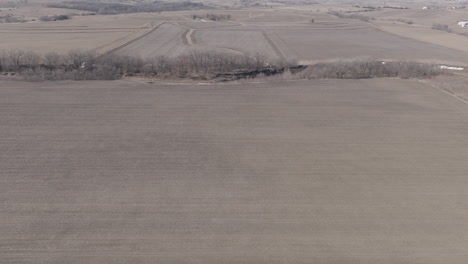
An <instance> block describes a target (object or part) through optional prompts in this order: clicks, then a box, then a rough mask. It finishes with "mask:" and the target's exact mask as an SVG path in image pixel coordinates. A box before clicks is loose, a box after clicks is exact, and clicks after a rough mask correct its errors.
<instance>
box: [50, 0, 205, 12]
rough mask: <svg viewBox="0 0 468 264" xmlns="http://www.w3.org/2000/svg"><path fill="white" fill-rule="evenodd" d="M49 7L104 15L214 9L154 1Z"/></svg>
mask: <svg viewBox="0 0 468 264" xmlns="http://www.w3.org/2000/svg"><path fill="white" fill-rule="evenodd" d="M47 7H50V8H65V9H76V10H82V11H88V12H94V13H96V14H102V15H113V14H127V13H146V12H163V11H184V10H200V9H212V7H211V6H207V5H205V4H203V3H196V2H191V1H184V2H174V3H173V2H162V1H154V2H152V3H135V4H122V3H105V2H96V1H65V2H62V3H53V4H48V5H47Z"/></svg>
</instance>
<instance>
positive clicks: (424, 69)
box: [299, 59, 444, 79]
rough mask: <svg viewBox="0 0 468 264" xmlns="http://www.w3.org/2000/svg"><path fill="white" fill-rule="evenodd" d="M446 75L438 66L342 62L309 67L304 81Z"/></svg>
mask: <svg viewBox="0 0 468 264" xmlns="http://www.w3.org/2000/svg"><path fill="white" fill-rule="evenodd" d="M442 73H444V71H442V70H440V69H439V68H438V67H437V66H436V65H432V64H424V63H418V62H408V61H404V62H402V61H390V62H384V61H377V60H368V59H353V60H340V61H336V62H331V63H320V64H315V65H311V66H308V67H307V69H305V70H304V71H302V72H300V73H299V77H300V78H304V79H365V78H377V77H400V78H404V79H407V78H428V77H431V76H437V75H440V74H442Z"/></svg>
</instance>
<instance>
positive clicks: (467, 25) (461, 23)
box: [458, 20, 468, 27]
mask: <svg viewBox="0 0 468 264" xmlns="http://www.w3.org/2000/svg"><path fill="white" fill-rule="evenodd" d="M458 25H460V26H461V27H468V20H465V21H460V22H458Z"/></svg>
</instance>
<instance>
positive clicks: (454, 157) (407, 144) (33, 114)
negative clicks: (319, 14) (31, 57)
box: [0, 79, 468, 264]
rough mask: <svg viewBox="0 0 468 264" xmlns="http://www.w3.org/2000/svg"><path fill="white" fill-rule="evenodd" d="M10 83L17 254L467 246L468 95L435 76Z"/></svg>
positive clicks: (164, 256)
mask: <svg viewBox="0 0 468 264" xmlns="http://www.w3.org/2000/svg"><path fill="white" fill-rule="evenodd" d="M0 87H1V89H0V109H1V111H0V128H1V129H0V148H1V152H0V167H1V168H2V169H1V171H0V200H1V201H2V202H1V203H0V222H1V225H0V259H1V260H2V262H4V263H21V264H28V263H31V264H32V263H54V264H55V263H57V264H58V263H67V264H81V263H95V264H98V263H99V264H102V263H122V264H123V263H140V264H146V263H148V264H149V263H199V264H202V263H203V264H207V263H213V264H214V263H236V264H237V263H248V264H254V263H255V264H257V263H264V264H266V263H269V264H271V263H294V264H297V263H304V264H306V263H307V264H309V263H321V264H322V263H327V264H332V263H333V264H335V263H347V264H350V263H353V264H354V263H356V264H357V263H376V264H395V263H424V264H440V263H451V264H465V263H466V260H467V258H468V253H467V251H466V249H467V248H468V239H467V238H468V224H467V223H468V212H467V210H466V208H467V207H468V193H467V192H466V190H467V188H468V178H467V177H466V172H467V169H468V165H467V163H466V161H467V160H468V141H467V138H466V131H467V130H468V121H467V120H468V105H466V104H464V103H462V102H461V101H458V100H455V99H454V98H453V97H451V96H448V95H447V94H445V93H443V92H441V91H439V90H437V89H434V88H433V87H431V86H428V85H426V84H423V83H421V82H418V81H410V80H396V79H395V80H393V79H379V80H357V81H353V80H351V81H350V80H343V81H338V80H323V81H298V82H278V83H257V84H253V83H244V84H224V85H223V84H219V85H205V84H200V85H196V84H190V85H182V84H156V85H148V84H146V83H142V82H135V81H113V82H53V83H50V82H43V83H26V82H6V81H2V82H0Z"/></svg>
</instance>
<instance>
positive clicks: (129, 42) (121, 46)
mask: <svg viewBox="0 0 468 264" xmlns="http://www.w3.org/2000/svg"><path fill="white" fill-rule="evenodd" d="M166 23H167V22H162V23H161V24H158V25H157V26H155V27H153V28H152V29H151V30H149V31H148V32H145V33H144V34H142V35H141V36H138V37H136V38H134V39H131V40H129V41H127V42H125V43H123V44H121V45H118V46H117V47H115V48H113V49H111V50H109V51H106V52H104V53H102V54H101V56H104V55H107V54H112V53H114V52H116V51H118V50H120V49H123V48H125V47H127V46H128V45H130V44H132V43H134V42H136V41H138V40H140V39H142V38H144V37H146V36H148V35H149V34H151V33H153V32H154V31H156V30H157V29H158V28H160V27H161V26H162V25H164V24H166Z"/></svg>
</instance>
